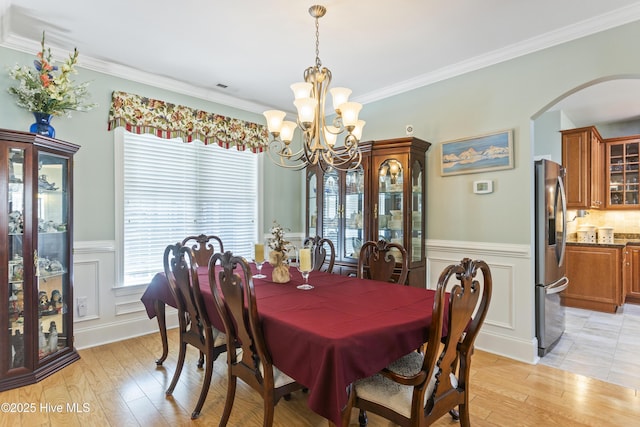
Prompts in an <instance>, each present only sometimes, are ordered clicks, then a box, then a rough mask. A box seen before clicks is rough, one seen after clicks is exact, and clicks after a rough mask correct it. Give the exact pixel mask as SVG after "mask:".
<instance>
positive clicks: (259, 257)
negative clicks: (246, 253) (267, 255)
mask: <svg viewBox="0 0 640 427" xmlns="http://www.w3.org/2000/svg"><path fill="white" fill-rule="evenodd" d="M254 251H255V255H254V261H255V262H263V261H264V245H263V244H262V243H256V245H255V248H254Z"/></svg>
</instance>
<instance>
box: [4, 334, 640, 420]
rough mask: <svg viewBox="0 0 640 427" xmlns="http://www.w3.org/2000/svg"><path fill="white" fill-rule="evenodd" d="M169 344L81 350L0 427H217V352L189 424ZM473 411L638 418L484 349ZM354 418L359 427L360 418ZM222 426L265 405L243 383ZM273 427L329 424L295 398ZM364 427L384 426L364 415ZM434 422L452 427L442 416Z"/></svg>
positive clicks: (189, 398)
mask: <svg viewBox="0 0 640 427" xmlns="http://www.w3.org/2000/svg"><path fill="white" fill-rule="evenodd" d="M176 337H177V333H176V330H172V331H169V339H170V342H169V345H170V349H171V351H170V355H169V358H168V359H167V360H166V361H165V363H164V366H163V367H156V365H155V362H154V360H155V358H156V357H157V356H158V355H160V353H161V351H160V349H161V345H160V338H159V335H158V334H151V335H147V336H144V337H140V338H135V339H131V340H127V341H121V342H118V343H114V344H109V345H104V346H100V347H95V348H91V349H86V350H81V351H80V356H81V359H80V360H79V361H77V362H75V363H73V364H72V365H70V366H68V367H67V368H65V369H63V370H62V371H60V372H58V373H56V374H54V375H52V376H50V377H48V378H46V379H45V380H43V381H41V382H40V383H38V384H34V385H31V386H26V387H22V388H19V389H14V390H8V391H5V392H1V393H0V404H2V403H9V404H23V405H24V404H26V407H27V408H29V406H30V407H31V408H35V411H34V412H33V413H22V414H16V413H7V412H6V411H5V410H4V409H3V410H2V413H1V414H0V426H11V427H17V426H25V427H27V426H28V427H33V426H82V427H86V426H99V427H102V426H105V427H106V426H113V427H123V426H144V427H148V426H154V427H155V426H200V425H218V420H219V416H220V414H221V412H222V408H223V407H224V398H225V390H226V367H225V361H224V359H223V356H224V355H223V356H221V358H220V359H219V360H218V361H216V363H214V366H215V368H214V377H213V379H212V383H211V389H210V391H209V395H208V397H207V401H206V403H205V405H204V407H203V409H202V415H201V416H200V418H199V419H197V420H195V421H191V420H190V414H191V411H192V409H193V406H194V405H195V403H196V400H197V397H198V392H199V387H200V381H201V377H202V374H203V371H202V370H199V369H197V367H196V360H197V357H198V353H197V352H196V351H195V350H194V349H189V351H188V354H187V361H186V364H185V367H184V370H183V372H182V377H181V378H180V381H179V383H178V386H177V387H176V390H175V392H174V395H173V396H172V397H166V396H165V393H164V390H165V389H166V387H167V385H168V384H169V382H170V381H171V376H172V375H173V369H174V367H175V363H176V356H177V342H176V341H175V340H176ZM74 403H75V404H77V406H76V408H77V411H76V412H72V411H67V408H66V407H67V404H69V405H73V404H74ZM47 404H49V405H50V406H48V407H47V406H46V405H47ZM56 405H62V408H63V411H62V413H54V412H52V410H53V409H54V408H55V407H56ZM5 406H6V405H5ZM5 406H3V407H2V408H5ZM15 406H18V405H15ZM470 406H471V422H472V425H473V426H477V427H482V426H500V427H503V426H508V427H512V426H536V427H538V426H545V427H546V426H562V427H570V426H598V427H602V426H630V425H638V420H640V392H639V391H638V390H634V389H631V388H624V387H620V386H616V385H612V384H608V383H605V382H603V381H599V380H596V379H591V378H588V377H584V376H581V375H577V374H572V373H569V372H565V371H561V370H558V369H555V368H552V367H549V366H542V365H536V366H534V365H528V364H525V363H520V362H517V361H514V360H511V359H507V358H504V357H500V356H496V355H493V354H490V353H486V352H482V351H476V354H475V355H474V358H473V364H472V383H471V403H470ZM47 408H48V409H47ZM81 411H85V412H81ZM351 421H352V425H353V426H357V411H354V413H353V414H352V419H351ZM229 425H230V426H239V427H251V426H261V425H262V400H261V398H260V397H259V396H258V395H257V394H256V393H255V392H254V391H253V390H251V389H249V388H248V387H247V386H245V385H244V384H242V383H241V382H239V386H238V393H237V396H236V401H235V405H234V408H233V411H232V414H231V419H230V422H229ZM274 425H275V426H282V427H292V426H294V427H297V426H323V427H325V426H327V421H326V420H325V419H324V418H322V417H320V416H318V415H317V414H315V413H313V412H312V411H311V410H309V409H308V407H307V405H306V394H304V393H302V392H296V393H294V394H293V395H292V399H291V400H290V401H284V400H282V401H280V402H279V403H278V405H277V406H276V410H275V420H274ZM369 425H370V426H371V427H380V426H389V425H390V424H389V423H388V422H387V421H385V420H382V419H380V418H377V417H376V416H375V415H370V417H369ZM436 425H437V426H452V425H453V426H455V425H459V424H458V423H456V422H453V421H452V420H451V418H450V417H449V416H448V415H447V416H445V417H443V418H441V419H440V420H439V421H438V422H437V423H436Z"/></svg>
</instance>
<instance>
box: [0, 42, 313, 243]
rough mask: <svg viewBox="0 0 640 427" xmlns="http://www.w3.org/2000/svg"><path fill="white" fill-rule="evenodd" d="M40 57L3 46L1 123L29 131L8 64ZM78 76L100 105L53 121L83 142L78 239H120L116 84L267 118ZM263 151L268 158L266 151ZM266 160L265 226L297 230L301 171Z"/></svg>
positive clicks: (220, 108)
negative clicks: (111, 126) (112, 112)
mask: <svg viewBox="0 0 640 427" xmlns="http://www.w3.org/2000/svg"><path fill="white" fill-rule="evenodd" d="M34 58H35V53H34V54H33V55H31V54H27V53H22V52H18V51H15V50H11V49H6V48H2V47H0V68H1V69H2V72H1V73H0V128H8V129H16V130H24V131H28V129H29V126H30V125H31V123H33V116H32V115H31V114H30V113H29V112H28V111H26V110H24V109H21V108H19V107H17V106H16V105H15V102H14V98H13V96H12V95H10V94H9V93H8V92H7V88H8V87H10V86H13V85H14V84H15V81H14V80H12V79H10V78H9V76H8V74H7V70H8V69H9V68H11V67H13V66H14V65H15V64H20V65H28V64H30V63H32V62H33V59H34ZM80 63H82V52H80ZM75 79H76V80H77V81H90V82H91V84H90V86H89V90H90V93H91V97H92V101H93V102H96V103H97V104H98V107H97V108H95V109H93V110H91V111H89V112H72V117H71V118H66V117H55V118H54V119H53V121H52V125H53V126H54V128H55V129H56V138H59V139H63V140H66V141H69V142H73V143H76V144H78V145H80V146H81V148H80V150H79V151H78V154H77V155H76V157H75V169H74V173H75V179H74V188H75V193H74V215H75V218H74V219H75V224H74V238H75V240H77V241H100V240H114V239H115V201H114V199H115V196H114V194H115V193H114V147H113V141H114V136H113V132H110V131H108V130H107V120H108V117H109V107H110V103H111V94H112V92H113V91H114V90H117V91H125V92H131V93H135V94H138V95H143V96H147V97H150V98H156V99H161V100H164V101H168V102H172V103H176V104H181V105H186V106H189V107H192V108H197V109H202V110H206V111H210V112H215V113H218V114H223V115H227V116H232V117H236V118H239V119H243V120H248V121H252V122H256V123H264V117H263V116H262V115H261V114H254V113H249V112H246V111H243V110H239V109H236V108H231V107H227V106H224V105H220V104H215V103H212V102H208V101H204V100H202V99H199V98H194V97H190V96H185V95H181V94H178V93H175V92H171V91H168V90H164V89H158V88H156V87H152V86H149V85H145V84H140V83H137V82H133V81H130V80H125V79H122V78H117V77H112V76H109V75H106V74H102V73H98V72H93V71H90V70H86V69H82V68H79V73H78V75H77V76H76V77H75ZM150 155H153V153H150ZM260 156H263V157H265V160H266V156H265V155H262V154H261V155H260ZM263 164H264V168H263V170H264V189H265V191H264V195H263V196H264V215H263V218H264V219H263V221H264V224H265V227H268V226H269V225H270V224H271V222H272V221H273V219H278V220H280V221H282V224H283V225H284V224H286V226H287V227H290V228H291V229H292V230H299V229H301V227H302V223H301V219H300V218H301V216H300V215H293V214H292V212H299V210H300V208H299V206H298V205H299V203H300V202H299V200H300V197H299V195H300V194H301V192H302V188H301V179H300V176H301V173H300V172H292V171H288V170H282V169H280V168H278V167H276V166H274V165H272V164H271V162H270V161H269V160H266V161H264V162H263Z"/></svg>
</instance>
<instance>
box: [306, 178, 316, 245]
mask: <svg viewBox="0 0 640 427" xmlns="http://www.w3.org/2000/svg"><path fill="white" fill-rule="evenodd" d="M307 209H308V212H307V230H309V231H308V235H309V236H315V235H317V234H318V229H317V226H318V175H317V174H316V173H315V172H310V173H309V174H308V175H307Z"/></svg>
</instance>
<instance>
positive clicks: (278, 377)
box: [260, 363, 296, 388]
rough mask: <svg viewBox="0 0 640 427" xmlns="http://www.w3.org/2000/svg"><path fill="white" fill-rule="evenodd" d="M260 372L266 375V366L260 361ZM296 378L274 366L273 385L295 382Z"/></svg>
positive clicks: (275, 386)
mask: <svg viewBox="0 0 640 427" xmlns="http://www.w3.org/2000/svg"><path fill="white" fill-rule="evenodd" d="M260 373H261V374H262V375H263V376H264V367H263V366H262V363H260ZM295 381H296V380H294V379H293V378H291V377H290V376H289V375H287V374H285V373H284V372H282V371H281V370H280V369H278V368H276V367H275V366H274V367H273V387H274V388H279V387H282V386H284V385H287V384H291V383H294V382H295Z"/></svg>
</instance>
